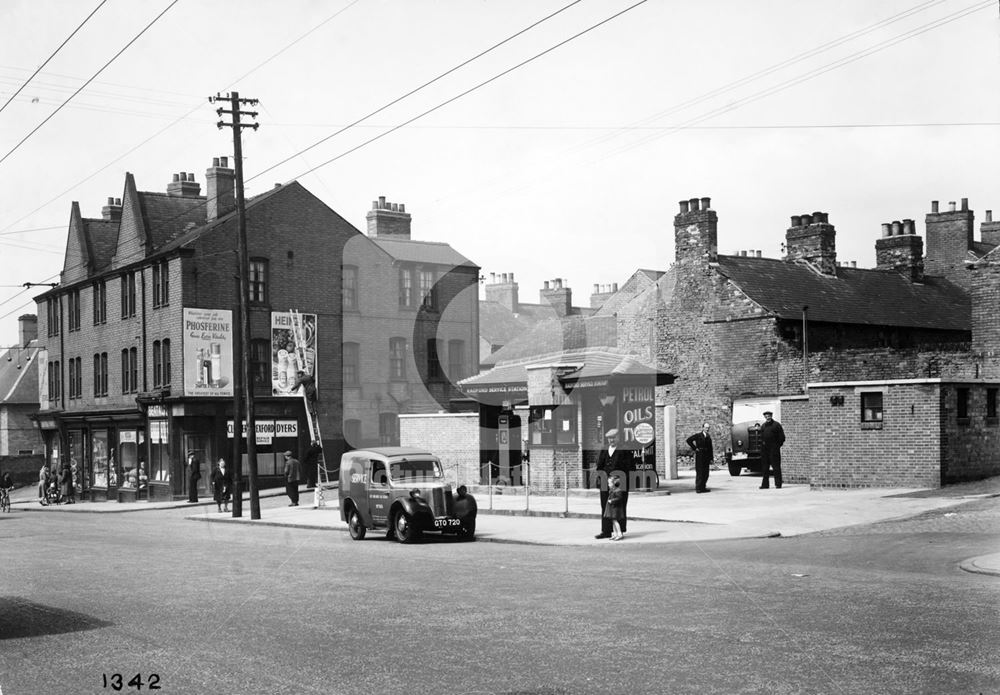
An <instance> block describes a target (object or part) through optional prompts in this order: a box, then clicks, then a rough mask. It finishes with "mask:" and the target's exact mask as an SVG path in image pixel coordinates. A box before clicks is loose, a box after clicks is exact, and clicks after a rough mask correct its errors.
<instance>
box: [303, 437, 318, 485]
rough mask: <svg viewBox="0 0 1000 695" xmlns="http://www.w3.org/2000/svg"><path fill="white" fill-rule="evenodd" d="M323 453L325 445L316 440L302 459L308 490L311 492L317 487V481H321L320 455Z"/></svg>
mask: <svg viewBox="0 0 1000 695" xmlns="http://www.w3.org/2000/svg"><path fill="white" fill-rule="evenodd" d="M322 451H323V445H321V444H320V443H319V442H318V441H316V440H315V439H314V440H313V441H312V443H311V444H309V448H308V449H306V455H305V456H304V457H303V458H302V464H303V465H304V466H305V468H306V488H307V489H309V490H312V489H313V488H315V487H316V481H317V480H318V479H319V455H320V454H321V453H322Z"/></svg>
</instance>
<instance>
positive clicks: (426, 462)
mask: <svg viewBox="0 0 1000 695" xmlns="http://www.w3.org/2000/svg"><path fill="white" fill-rule="evenodd" d="M389 473H390V475H391V476H392V479H393V480H397V481H398V480H407V481H418V480H437V479H439V478H441V477H443V473H442V471H441V464H440V463H438V462H437V461H433V460H430V459H423V460H421V459H416V460H413V461H398V462H396V463H392V464H390V466H389Z"/></svg>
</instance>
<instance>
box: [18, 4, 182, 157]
mask: <svg viewBox="0 0 1000 695" xmlns="http://www.w3.org/2000/svg"><path fill="white" fill-rule="evenodd" d="M178 2H179V0H173V1H172V2H171V3H170V4H169V5H167V7H166V9H164V10H163V11H162V12H160V14H158V15H156V17H155V18H153V21H152V22H150V23H149V24H147V25H146V26H145V27H144V28H143V30H142V31H140V32H139V33H138V34H136V35H135V36H134V37H132V40H131V41H129V42H128V43H127V44H125V46H123V47H122V49H121V50H120V51H118V52H117V53H115V54H114V55H113V56H112V57H111V60H109V61H108V62H106V63H105V64H104V65H103V66H102V67H101V69H100V70H98V71H97V72H95V73H94V74H93V75H92V76H91V77H90V78H88V79H87V81H86V82H84V83H83V84H82V85H80V88H79V89H77V90H76V91H75V92H73V93H72V94H71V95H70V96H69V97H68V98H67V99H66V101H64V102H63V103H62V104H60V105H59V107H58V108H57V109H56V110H55V111H53V112H52V113H50V114H49V115H48V116H47V117H46V118H45V120H43V121H42V122H41V123H39V124H38V125H37V126H35V127H34V128H33V129H32V131H31V132H30V133H28V134H27V135H25V136H24V137H23V138H22V139H21V141H20V142H19V143H17V144H16V145H14V147H13V148H11V150H10V151H9V152H8V153H7V154H5V155H4V156H3V157H0V164H3V162H4V161H5V160H6V159H7V157H9V156H11V155H12V154H13V153H14V152H15V151H16V150H17V149H18V148H19V147H20V146H21V145H23V144H24V143H25V142H27V140H28V138H30V137H31V136H32V135H34V134H35V133H37V132H38V130H39V129H40V128H41V127H42V126H43V125H45V124H46V123H48V122H49V121H50V120H51V119H52V117H53V116H55V115H56V114H57V113H59V112H60V111H62V109H63V107H64V106H66V104H68V103H69V102H70V101H71V100H72V99H73V97H75V96H76V95H77V94H79V93H80V92H82V91H83V90H84V89H85V88H86V86H87V85H88V84H90V83H91V82H92V81H93V80H94V78H96V77H97V76H98V75H100V74H101V73H102V72H104V70H105V69H107V67H108V66H109V65H111V63H113V62H115V60H117V59H118V56H120V55H121V54H122V53H124V52H125V51H126V50H128V48H129V47H130V46H131V45H132V44H133V43H135V42H136V41H138V40H139V37H140V36H142V35H143V34H145V33H146V31H148V30H149V28H150V27H151V26H153V25H154V24H156V22H158V21H159V19H160V17H162V16H163V15H165V14H166V13H167V12H168V11H169V10H170V8H171V7H173V6H174V5H176V4H177V3H178Z"/></svg>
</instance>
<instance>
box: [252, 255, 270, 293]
mask: <svg viewBox="0 0 1000 695" xmlns="http://www.w3.org/2000/svg"><path fill="white" fill-rule="evenodd" d="M249 277H250V303H251V304H267V289H268V288H267V279H268V278H267V259H266V258H251V259H250V276H249Z"/></svg>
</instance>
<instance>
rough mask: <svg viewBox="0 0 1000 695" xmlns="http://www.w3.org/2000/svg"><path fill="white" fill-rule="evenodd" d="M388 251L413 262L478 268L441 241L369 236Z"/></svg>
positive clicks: (398, 257)
mask: <svg viewBox="0 0 1000 695" xmlns="http://www.w3.org/2000/svg"><path fill="white" fill-rule="evenodd" d="M369 238H370V239H371V241H372V242H373V243H374V244H376V245H377V246H379V247H381V248H382V249H383V250H384V251H385V252H386V253H388V254H389V255H390V256H392V257H393V258H395V259H397V260H400V261H408V262H411V263H434V264H435V265H450V266H468V267H471V268H478V267H479V266H477V265H476V264H475V263H473V262H472V261H470V260H469V259H468V258H466V257H465V256H463V255H462V254H460V253H459V252H458V251H456V250H455V249H453V248H452V247H451V246H449V245H448V244H446V243H444V242H440V241H414V240H413V239H386V238H377V237H369Z"/></svg>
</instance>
